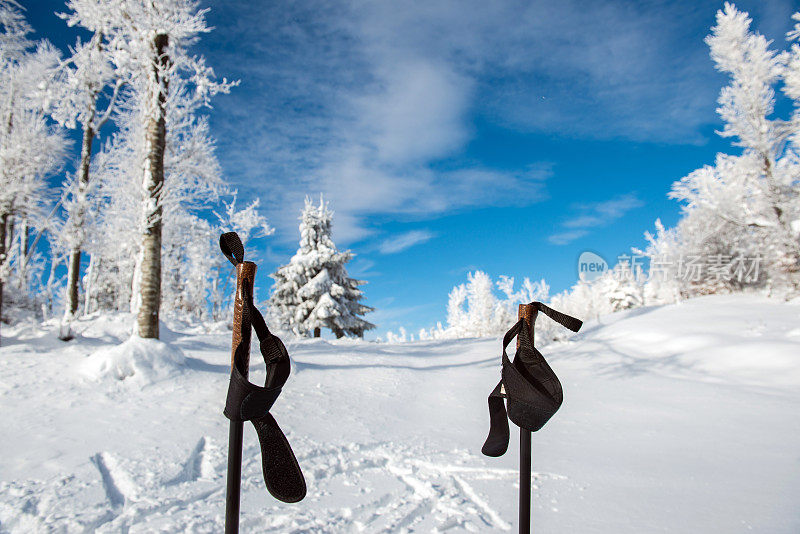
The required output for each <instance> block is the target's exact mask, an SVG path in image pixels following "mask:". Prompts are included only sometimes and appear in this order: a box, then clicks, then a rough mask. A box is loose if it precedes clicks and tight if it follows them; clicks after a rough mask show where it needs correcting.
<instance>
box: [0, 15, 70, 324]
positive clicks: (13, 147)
mask: <svg viewBox="0 0 800 534" xmlns="http://www.w3.org/2000/svg"><path fill="white" fill-rule="evenodd" d="M30 31H31V28H30V26H29V25H28V24H27V22H26V21H25V19H24V16H23V14H22V10H21V7H20V6H19V4H17V3H16V2H14V1H13V0H0V106H2V107H1V108H0V109H1V110H2V111H1V112H0V316H2V302H3V286H4V284H5V282H6V280H7V279H8V275H9V270H10V265H11V262H12V261H14V260H15V257H14V256H15V255H16V256H17V259H19V255H20V247H16V248H14V247H12V246H11V245H12V244H13V243H14V236H13V228H14V221H15V220H19V221H20V222H22V223H23V224H22V225H21V226H23V227H24V226H27V221H28V220H30V219H32V218H34V217H36V216H39V215H40V214H39V210H40V208H41V207H42V205H43V202H44V195H45V192H46V184H45V178H46V177H47V176H48V175H49V174H51V173H52V172H54V171H55V170H56V169H57V168H58V166H59V165H60V164H61V161H62V159H63V156H64V150H65V140H64V137H63V135H62V134H61V132H60V131H58V130H57V129H55V128H53V127H52V126H51V125H50V124H49V123H48V122H47V119H46V115H45V112H46V111H47V108H48V107H49V93H48V86H49V81H50V78H51V76H52V69H53V67H54V66H55V64H56V62H57V61H58V53H57V51H56V50H55V49H54V48H53V47H52V46H50V45H49V43H47V42H40V43H38V44H37V43H34V42H33V41H31V40H29V39H28V37H27V35H28V33H30ZM26 259H27V256H26V258H24V259H22V262H25V260H26Z"/></svg>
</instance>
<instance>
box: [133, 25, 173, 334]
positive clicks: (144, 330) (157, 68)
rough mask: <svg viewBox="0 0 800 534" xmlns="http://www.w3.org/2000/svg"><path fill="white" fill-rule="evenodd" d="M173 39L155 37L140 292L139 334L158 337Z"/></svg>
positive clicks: (148, 126)
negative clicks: (169, 51)
mask: <svg viewBox="0 0 800 534" xmlns="http://www.w3.org/2000/svg"><path fill="white" fill-rule="evenodd" d="M168 42H169V38H168V36H167V35H166V34H163V33H162V34H158V35H156V37H155V39H154V40H153V46H154V52H155V57H154V58H153V59H154V64H153V71H152V76H153V78H152V80H151V82H152V83H151V84H150V91H151V94H149V95H148V97H149V98H148V104H149V111H150V113H151V115H150V116H149V117H148V122H147V129H146V138H145V143H146V145H145V146H146V147H147V158H146V161H145V172H144V184H143V185H144V190H145V193H146V195H147V198H146V199H145V202H144V203H143V217H144V232H143V234H142V263H141V282H140V288H139V290H140V295H141V303H140V305H139V313H138V315H137V319H136V326H137V334H138V335H139V337H143V338H156V339H157V338H158V316H159V308H160V306H161V225H162V212H163V207H162V204H161V194H162V191H163V188H164V149H165V146H166V137H167V126H166V107H167V90H168V80H167V79H166V78H165V77H164V73H166V72H168V70H169V57H168V56H167V54H166V49H167V44H168Z"/></svg>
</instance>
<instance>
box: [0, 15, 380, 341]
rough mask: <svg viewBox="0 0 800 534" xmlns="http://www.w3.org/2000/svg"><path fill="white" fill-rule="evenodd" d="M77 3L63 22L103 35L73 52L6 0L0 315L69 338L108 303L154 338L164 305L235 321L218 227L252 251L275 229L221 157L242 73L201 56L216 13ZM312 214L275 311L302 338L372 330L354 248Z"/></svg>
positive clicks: (204, 318)
mask: <svg viewBox="0 0 800 534" xmlns="http://www.w3.org/2000/svg"><path fill="white" fill-rule="evenodd" d="M65 8H66V9H65V11H64V12H63V13H59V17H61V18H62V19H63V21H64V24H65V25H66V26H68V27H70V28H80V29H81V30H83V31H84V33H89V34H90V35H91V38H90V39H88V40H86V41H82V40H81V39H80V38H76V41H75V44H74V46H72V47H71V48H70V50H69V54H62V53H61V52H60V51H58V50H57V49H56V48H55V47H53V46H52V45H51V44H49V43H48V41H47V40H46V39H38V40H36V39H33V38H32V37H31V35H32V34H34V29H33V28H31V27H30V26H29V25H28V23H27V22H26V20H25V12H24V9H23V7H22V6H21V5H20V4H18V3H17V2H16V1H15V0H1V1H0V25H2V26H1V27H0V30H2V41H0V60H2V65H1V66H0V69H2V71H1V73H2V83H1V84H0V91H2V95H0V100H2V102H3V124H4V127H3V130H2V134H0V135H2V153H1V154H0V158H2V162H0V172H2V193H1V195H2V197H0V221H1V222H0V306H2V307H0V317H2V319H3V320H2V321H0V324H2V323H3V322H5V323H7V324H14V323H16V322H18V321H21V320H25V319H30V318H34V319H36V320H48V319H50V318H51V317H54V316H59V317H61V324H60V331H59V337H60V338H61V339H62V340H69V339H71V338H72V337H73V332H72V331H71V324H72V322H73V321H74V320H75V318H76V317H79V316H81V315H88V314H91V313H95V312H102V313H114V312H129V313H132V314H133V315H135V316H136V320H135V324H132V325H131V328H132V332H133V334H134V335H136V336H139V337H142V338H158V337H159V320H160V318H161V317H162V316H164V315H172V316H175V317H179V318H180V319H181V320H184V321H195V322H200V323H203V324H211V323H214V322H219V321H223V320H224V318H225V317H226V316H227V315H228V314H229V309H230V305H231V302H232V301H231V297H232V294H231V291H230V287H229V285H228V284H226V282H225V281H226V280H229V279H230V276H229V275H230V268H229V266H228V264H227V262H226V261H225V258H224V257H222V255H221V254H220V253H219V250H218V245H217V243H218V236H219V235H220V234H221V233H223V232H226V231H236V232H238V234H239V235H240V236H241V238H242V239H243V241H244V242H245V245H246V244H247V242H248V240H250V239H254V238H260V237H265V236H269V235H271V234H272V233H273V232H274V229H273V228H272V227H271V226H270V224H269V223H268V221H267V217H266V216H265V214H264V213H263V210H262V209H261V208H260V202H259V200H258V199H257V198H256V199H254V200H252V201H251V202H249V203H246V204H245V205H242V203H241V202H238V203H237V196H238V195H237V191H236V190H235V189H234V188H232V187H231V186H230V185H229V184H228V183H227V182H226V180H225V177H224V176H223V174H222V171H221V168H220V165H219V162H218V160H217V156H216V154H215V141H214V138H213V137H212V135H211V132H210V130H209V122H208V114H209V113H210V112H213V108H212V101H213V99H214V98H215V97H217V95H219V94H223V93H228V92H229V91H230V90H231V89H233V88H235V87H236V85H237V84H238V82H237V81H228V80H227V79H225V78H224V77H223V78H219V77H218V76H217V75H216V74H215V71H214V69H213V68H212V67H211V66H210V65H207V64H206V62H205V60H204V58H203V57H201V56H196V55H192V54H191V53H190V52H189V51H188V48H189V47H190V46H191V45H192V44H193V43H195V42H196V40H197V39H199V38H202V35H203V34H204V33H207V32H209V31H211V28H209V27H208V26H207V24H206V22H205V13H206V11H205V10H203V9H201V8H200V7H199V4H198V2H196V1H194V0H169V1H164V2H136V1H128V0H118V1H112V2H100V1H96V0H74V1H70V2H68V3H67V4H66V6H65ZM70 130H72V131H75V132H77V133H78V134H79V138H80V142H79V143H70V137H69V135H68V133H69V131H70ZM69 161H74V162H75V164H74V165H73V166H69V165H67V163H68V162H69ZM72 169H74V170H72ZM59 175H60V176H62V177H63V178H59ZM59 180H60V182H61V183H60V185H58V186H57V187H54V184H56V183H58V182H59ZM315 214H317V212H315V211H313V210H311V208H310V207H309V206H306V210H305V211H304V212H303V216H302V221H301V227H300V232H301V235H302V239H301V247H300V250H299V251H298V254H297V255H296V256H295V257H294V258H293V259H292V262H291V263H290V264H289V265H288V266H287V267H286V268H283V269H280V270H278V272H277V273H276V274H275V277H276V280H278V281H279V282H280V283H278V284H276V286H275V292H274V294H273V296H272V300H271V302H272V304H273V306H272V307H271V309H272V310H274V313H273V314H272V315H271V318H273V319H274V320H275V321H276V323H275V326H278V327H285V328H286V329H287V330H288V331H292V332H294V333H295V334H298V335H311V334H314V333H316V335H319V331H320V328H323V327H324V328H327V329H330V330H331V331H332V332H333V333H334V334H335V335H336V336H342V335H352V336H361V335H363V333H364V331H365V330H367V329H370V328H373V325H371V324H370V323H369V322H367V321H365V320H363V319H362V318H361V316H362V315H363V314H364V313H367V312H368V311H370V310H371V308H369V307H367V306H364V305H363V304H360V303H359V300H360V299H361V298H362V297H361V291H360V290H359V289H357V286H358V285H359V284H361V283H362V282H359V281H356V280H353V279H351V278H349V277H348V276H347V272H346V270H345V268H344V264H345V263H347V262H348V261H349V260H350V258H351V257H352V254H351V253H350V252H347V251H346V252H338V251H337V250H336V248H335V245H333V242H332V241H331V238H330V231H331V224H332V212H331V211H330V210H329V209H328V208H327V207H326V205H323V206H320V208H319V212H318V214H317V215H315ZM303 277H307V278H303ZM287 291H288V293H287Z"/></svg>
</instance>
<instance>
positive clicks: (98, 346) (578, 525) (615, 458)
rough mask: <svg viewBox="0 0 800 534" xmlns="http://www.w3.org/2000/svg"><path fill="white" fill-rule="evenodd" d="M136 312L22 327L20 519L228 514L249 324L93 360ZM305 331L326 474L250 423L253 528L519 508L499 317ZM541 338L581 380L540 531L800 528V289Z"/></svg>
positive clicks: (295, 417)
mask: <svg viewBox="0 0 800 534" xmlns="http://www.w3.org/2000/svg"><path fill="white" fill-rule="evenodd" d="M539 320H540V321H546V320H548V319H547V318H546V317H540V319H539ZM127 321H129V318H126V317H112V318H106V319H100V318H96V317H94V318H89V319H84V320H82V321H79V322H77V323H76V324H75V330H76V331H78V332H79V333H80V335H79V337H78V338H77V339H75V340H73V341H71V342H69V343H62V342H61V341H58V340H57V339H56V325H44V326H41V327H31V326H30V325H27V326H26V327H20V328H18V329H14V328H8V327H5V328H4V330H3V339H2V343H3V346H2V347H0V406H1V407H2V409H1V410H0V424H1V425H2V428H3V439H2V440H0V532H26V533H28V532H93V531H97V532H221V531H222V524H223V520H224V508H225V507H224V500H225V469H226V447H227V434H228V421H227V419H225V418H224V417H223V415H222V407H223V403H224V399H225V392H226V389H227V382H228V372H229V367H228V366H229V358H230V336H229V334H227V335H226V334H221V333H215V334H198V333H191V334H188V333H187V334H181V333H176V332H172V331H170V330H167V329H165V330H164V335H163V336H162V338H163V341H164V342H165V343H166V344H165V345H162V344H157V345H156V346H157V351H156V352H158V353H159V355H156V356H154V358H155V360H156V361H159V362H160V361H163V357H164V353H163V352H159V351H165V350H167V349H168V348H175V349H178V350H180V351H182V353H183V354H184V355H185V359H184V362H183V364H182V368H183V372H179V373H175V372H170V373H167V374H166V375H159V374H158V373H156V374H155V375H148V374H147V373H139V375H138V376H139V379H138V381H132V380H130V379H125V380H118V379H116V378H113V373H112V376H111V377H109V376H104V378H102V379H101V380H99V381H98V380H93V379H88V378H87V377H86V375H85V372H84V370H85V366H86V365H88V364H87V362H89V361H91V360H92V359H93V358H100V357H105V358H106V360H107V361H118V359H117V357H109V356H108V355H109V354H111V355H115V354H116V355H117V356H119V355H120V354H127V355H128V356H130V354H132V353H135V352H136V353H138V351H140V350H141V349H142V348H143V345H141V344H137V345H136V347H131V346H130V342H128V343H129V346H128V349H120V348H114V347H115V346H116V345H119V344H121V343H124V342H125V341H126V340H127V339H128V334H127V332H126V330H127V328H126V325H128V324H129V323H128V322H127ZM123 346H124V345H123ZM287 347H288V349H289V353H290V354H291V356H292V358H293V362H294V363H293V369H292V375H291V377H290V379H289V381H288V382H287V384H286V386H285V387H284V392H283V394H282V396H281V397H280V398H279V399H278V402H277V403H276V405H275V406H274V408H273V414H274V415H275V417H276V419H277V420H278V422H279V423H280V424H281V426H282V428H283V429H284V431H285V432H286V434H287V436H288V439H289V441H290V442H291V444H292V446H293V447H294V450H295V452H296V454H297V456H298V460H299V462H300V465H301V466H302V468H303V471H304V473H305V476H306V480H307V483H308V496H307V497H306V499H305V500H304V501H302V502H301V503H299V504H284V503H280V502H277V501H275V500H274V499H273V498H272V497H271V496H270V495H269V494H268V493H267V491H266V489H265V488H264V484H263V481H262V475H261V471H260V458H259V454H260V453H259V448H258V444H257V439H256V436H255V432H254V431H253V430H252V427H249V426H248V429H247V430H246V431H245V446H244V463H243V482H242V513H241V528H242V532H281V533H293V532H296V533H300V532H309V533H310V532H445V531H447V532H507V531H514V530H516V518H517V491H518V472H517V467H518V445H517V443H518V439H517V432H516V427H513V426H512V440H511V445H510V447H509V451H508V452H507V453H506V455H505V456H503V457H501V458H487V457H484V456H482V455H481V453H480V448H481V445H482V444H483V441H484V439H485V437H486V433H487V430H488V426H489V422H488V412H487V406H486V396H487V394H488V393H489V392H490V391H491V390H492V388H493V387H494V385H495V384H496V382H497V380H498V378H499V372H500V358H499V354H500V340H499V339H474V340H459V341H453V340H442V341H429V342H417V343H407V344H398V345H391V344H378V343H371V342H362V341H352V340H339V341H325V340H307V341H300V342H289V343H287ZM543 352H544V353H545V355H546V356H547V357H548V360H549V361H550V363H551V366H552V367H553V368H554V369H555V371H556V373H557V374H558V375H559V376H560V378H561V381H562V383H563V385H564V391H565V401H564V405H563V407H562V409H561V411H560V412H559V413H557V414H556V415H555V416H554V417H553V419H552V420H551V421H550V422H549V423H548V424H547V426H545V428H544V429H543V430H541V431H540V432H537V433H535V434H534V435H533V469H534V472H535V474H534V482H533V484H534V488H533V495H534V497H533V500H534V506H533V521H534V531H535V532H538V533H548V532H554V533H561V532H580V533H612V532H613V533H615V534H616V533H642V532H648V533H651V532H704V533H715V532H719V533H723V532H724V533H737V532H770V533H797V532H800V506H798V504H800V447H798V443H800V415H798V414H800V388H798V386H800V306H797V305H793V304H785V303H783V302H781V301H776V300H767V299H761V298H757V297H752V296H742V295H738V296H715V297H703V298H698V299H693V300H690V301H686V302H683V303H681V304H678V305H671V306H664V307H657V308H641V309H637V310H632V311H629V312H623V313H618V314H614V315H611V316H607V317H605V318H602V319H601V320H599V321H593V322H590V323H587V324H586V326H585V327H584V330H583V331H582V332H581V333H580V334H578V335H577V336H575V337H573V338H572V339H571V340H570V341H568V342H565V343H560V344H553V345H550V346H549V347H546V348H545V350H544V351H543ZM176 354H177V352H176ZM257 354H258V353H257V352H254V355H257ZM103 355H105V356H103ZM139 356H141V354H140V355H139ZM139 356H137V358H139ZM123 360H124V358H123ZM134 360H136V361H141V358H139V359H136V358H134ZM126 361H129V360H126ZM172 363H174V362H172ZM251 373H252V376H253V380H254V381H256V382H257V381H258V380H263V373H264V370H263V362H261V361H256V360H254V361H253V365H252V369H251ZM136 376H137V374H134V375H133V377H136ZM133 377H131V378H133Z"/></svg>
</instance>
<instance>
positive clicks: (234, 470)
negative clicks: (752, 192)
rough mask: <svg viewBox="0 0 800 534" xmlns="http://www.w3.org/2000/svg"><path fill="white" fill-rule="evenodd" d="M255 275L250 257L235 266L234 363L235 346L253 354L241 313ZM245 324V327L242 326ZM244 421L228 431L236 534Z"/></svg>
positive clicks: (228, 511) (229, 531)
mask: <svg viewBox="0 0 800 534" xmlns="http://www.w3.org/2000/svg"><path fill="white" fill-rule="evenodd" d="M255 276H256V264H255V263H253V262H251V261H243V262H241V263H239V264H238V265H237V266H236V295H235V296H234V301H233V333H232V335H231V366H233V365H234V355H235V353H236V348H237V347H238V346H239V344H240V343H243V344H244V346H245V349H246V356H245V358H247V359H248V363H249V355H250V335H251V326H250V324H249V322H248V324H246V325H242V315H243V313H244V299H243V296H242V294H243V291H245V289H246V290H247V291H248V292H249V293H248V294H250V295H252V294H253V281H254V280H255ZM243 326H244V327H245V328H243ZM248 368H249V365H245V366H244V369H243V372H244V374H245V377H246V375H247V372H248ZM243 428H244V422H243V421H231V423H230V432H229V434H228V485H227V493H226V495H225V534H237V533H238V532H239V503H240V491H241V485H242V432H243Z"/></svg>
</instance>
